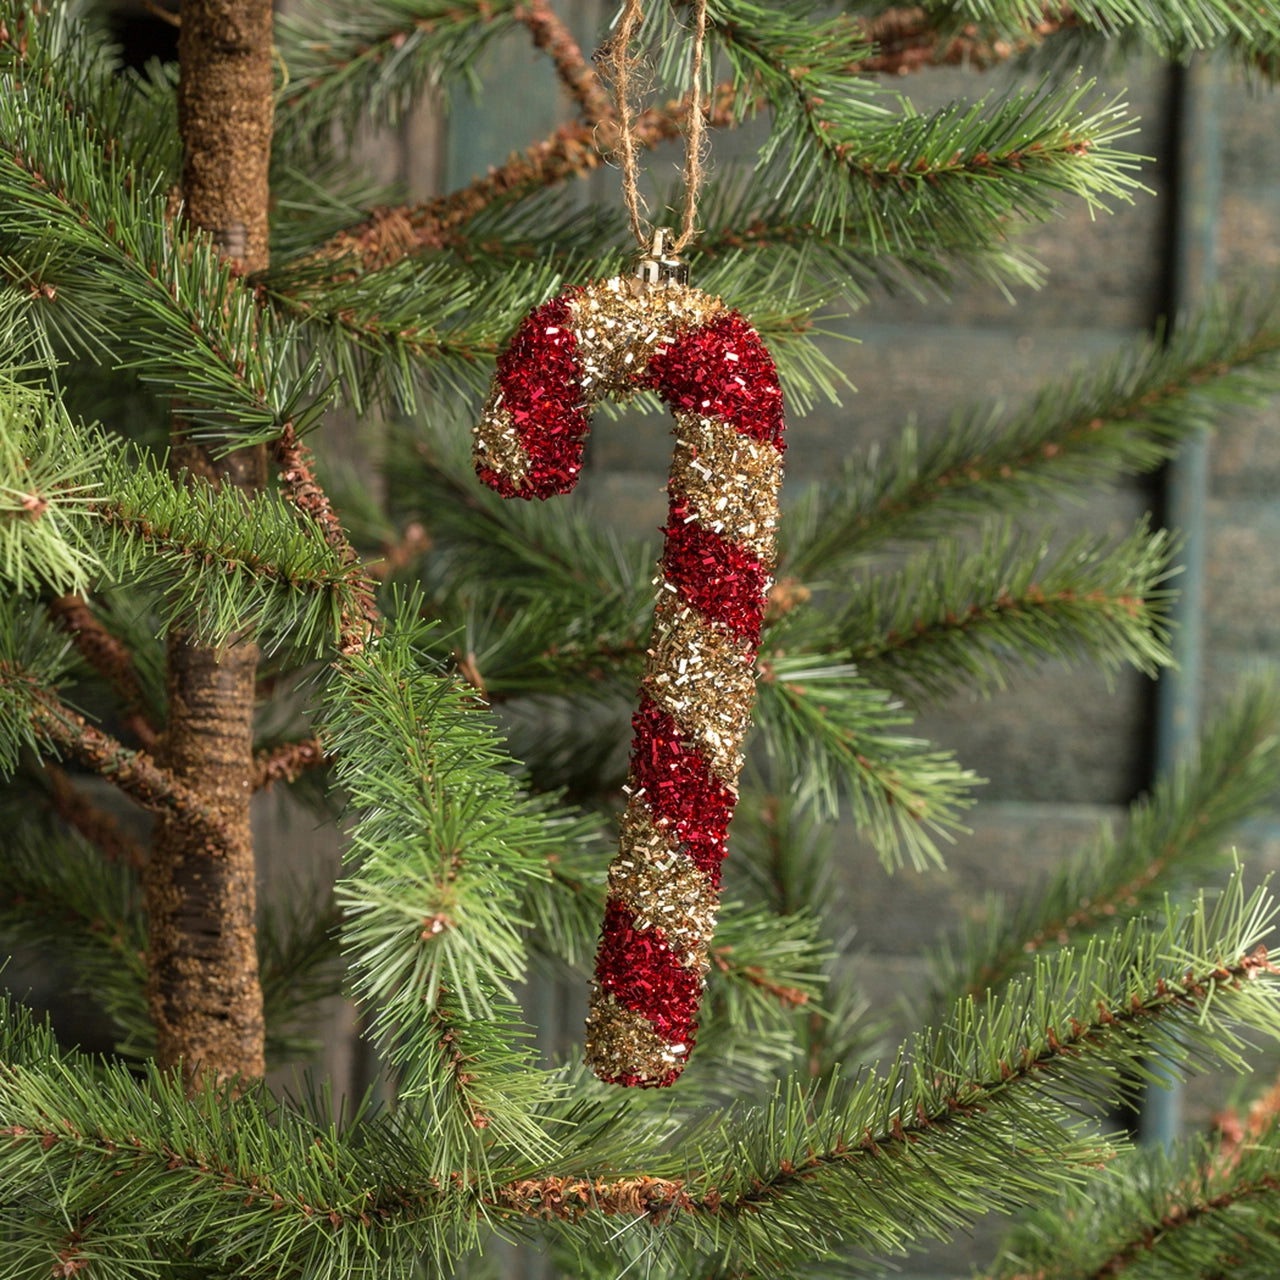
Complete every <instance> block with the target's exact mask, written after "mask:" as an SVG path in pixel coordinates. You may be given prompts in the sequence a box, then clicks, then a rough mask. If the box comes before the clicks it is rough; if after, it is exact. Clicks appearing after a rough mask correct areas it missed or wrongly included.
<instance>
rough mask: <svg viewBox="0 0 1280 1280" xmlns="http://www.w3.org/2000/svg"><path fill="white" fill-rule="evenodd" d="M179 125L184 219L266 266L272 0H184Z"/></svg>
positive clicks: (256, 266) (246, 264) (250, 262)
mask: <svg viewBox="0 0 1280 1280" xmlns="http://www.w3.org/2000/svg"><path fill="white" fill-rule="evenodd" d="M178 64H179V67H180V68H181V76H182V78H181V81H180V83H179V85H178V127H179V129H180V130H181V132H182V143H183V148H184V158H183V166H182V196H183V200H184V202H185V205H186V211H187V219H188V221H190V222H191V223H192V224H193V225H194V226H197V227H200V228H202V229H203V230H205V231H208V232H209V233H210V234H211V235H212V236H213V238H214V240H215V241H216V243H217V244H218V245H219V246H220V247H221V248H222V249H223V250H224V251H225V253H226V254H227V256H228V257H229V258H232V259H234V260H235V261H236V262H237V263H239V264H240V265H241V266H242V267H243V269H244V270H245V271H247V272H253V271H260V270H262V268H263V267H265V266H266V265H267V197H268V185H267V171H268V167H269V166H270V163H271V113H272V100H271V5H270V4H269V3H266V2H265V0H184V3H183V5H182V28H181V31H180V33H179V35H178Z"/></svg>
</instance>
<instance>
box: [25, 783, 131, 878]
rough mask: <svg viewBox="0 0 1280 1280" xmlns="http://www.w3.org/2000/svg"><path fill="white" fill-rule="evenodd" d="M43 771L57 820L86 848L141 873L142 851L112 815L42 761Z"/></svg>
mask: <svg viewBox="0 0 1280 1280" xmlns="http://www.w3.org/2000/svg"><path fill="white" fill-rule="evenodd" d="M44 771H45V776H46V777H47V778H48V779H49V789H50V793H51V795H52V799H53V809H54V812H55V813H57V814H58V815H59V817H61V818H63V819H64V820H65V821H66V822H67V823H68V824H69V825H70V826H72V827H74V828H75V829H76V830H77V831H78V832H79V833H80V834H81V835H82V836H84V837H85V839H86V840H88V841H89V843H90V844H93V845H96V846H97V847H98V849H100V850H101V851H102V853H103V854H104V856H105V857H106V858H107V859H108V860H109V861H111V862H118V863H121V864H122V865H124V866H126V867H130V868H132V869H133V870H134V871H141V870H142V868H143V867H144V866H146V862H147V854H146V850H145V849H143V847H142V846H141V845H140V844H138V843H137V841H136V840H134V839H133V838H132V837H130V836H128V835H126V834H125V832H124V831H123V830H122V829H121V827H120V823H119V821H118V820H117V818H116V816H115V814H113V813H108V812H107V811H106V810H105V809H100V808H99V807H98V806H97V805H96V804H94V803H93V801H92V800H90V799H89V797H88V796H86V795H85V794H84V792H83V791H81V790H80V788H79V787H77V786H76V785H75V784H74V783H73V782H72V781H71V779H70V778H68V777H67V775H66V773H65V771H64V770H62V769H60V768H59V767H58V766H57V765H56V764H53V763H51V762H50V761H46V762H45V766H44Z"/></svg>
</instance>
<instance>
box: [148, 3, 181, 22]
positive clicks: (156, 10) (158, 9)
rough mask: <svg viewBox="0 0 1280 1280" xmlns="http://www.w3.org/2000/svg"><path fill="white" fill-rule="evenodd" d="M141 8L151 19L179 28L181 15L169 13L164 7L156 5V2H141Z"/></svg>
mask: <svg viewBox="0 0 1280 1280" xmlns="http://www.w3.org/2000/svg"><path fill="white" fill-rule="evenodd" d="M142 7H143V8H144V9H145V10H146V11H147V12H148V13H149V14H150V15H151V16H152V17H153V18H159V19H160V21H161V22H167V23H168V24H169V25H170V26H171V27H178V28H181V26H182V15H181V14H180V13H172V12H170V11H169V10H168V9H166V8H165V7H164V5H162V4H158V3H157V0H142Z"/></svg>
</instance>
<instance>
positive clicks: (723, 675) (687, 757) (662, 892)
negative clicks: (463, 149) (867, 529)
mask: <svg viewBox="0 0 1280 1280" xmlns="http://www.w3.org/2000/svg"><path fill="white" fill-rule="evenodd" d="M639 389H648V390H652V391H655V392H657V394H658V395H659V396H660V397H661V398H662V400H663V401H664V402H665V403H666V405H667V407H668V408H669V409H670V410H671V411H672V413H673V414H674V415H675V423H676V425H675V437H676V445H675V451H674V454H673V456H672V462H671V475H670V479H669V481H668V485H667V491H668V497H669V516H668V520H667V524H666V526H665V528H664V530H663V532H664V534H665V535H666V541H665V544H664V548H663V555H662V561H661V565H660V569H661V580H660V584H659V589H658V601H657V606H656V610H655V617H654V629H653V638H652V640H651V642H650V648H649V657H648V661H647V663H646V666H645V671H644V675H643V677H642V680H641V688H640V705H639V708H638V709H637V711H636V713H635V715H634V716H633V717H632V727H633V730H634V733H635V737H634V740H633V743H632V748H631V764H630V772H629V775H628V778H627V785H626V792H627V797H628V799H627V806H626V810H625V812H624V813H623V816H622V822H621V826H622V834H621V841H620V846H619V851H618V855H617V857H616V858H615V859H614V861H613V863H612V865H611V866H610V868H609V881H608V902H607V905H606V909H605V919H604V925H603V928H602V931H601V939H600V949H599V952H598V954H597V957H596V982H595V986H594V988H593V992H592V998H591V1009H590V1013H589V1015H588V1019H587V1043H586V1053H587V1059H588V1061H589V1062H590V1063H591V1065H592V1067H593V1068H594V1070H595V1072H596V1074H597V1075H599V1076H600V1077H601V1079H604V1080H609V1081H613V1082H616V1083H618V1084H624V1085H638V1086H642V1087H655V1086H662V1085H669V1084H671V1083H672V1082H673V1081H674V1080H675V1079H676V1078H677V1077H678V1076H679V1074H680V1072H681V1071H682V1070H683V1069H684V1064H685V1062H686V1061H687V1059H688V1055H689V1052H690V1050H691V1049H692V1048H693V1043H694V1039H695V1035H696V1032H697V1015H698V1005H699V1002H700V1000H701V996H702V989H703V986H704V983H705V975H706V971H707V967H708V949H709V946H710V942H711V936H712V931H713V929H714V927H715V917H716V910H717V907H718V903H719V890H720V864H721V862H722V861H723V859H724V856H725V841H726V835H727V831H728V826H729V820H730V818H731V817H732V816H733V809H734V805H735V803H736V802H737V780H738V774H739V772H740V771H741V768H742V757H741V755H740V753H739V748H740V747H741V744H742V740H743V738H744V737H745V735H746V731H747V728H748V725H749V722H750V716H751V705H752V702H753V700H754V697H755V660H756V651H757V648H758V646H759V641H760V627H761V623H762V621H763V618H764V609H765V604H766V598H767V594H768V590H769V586H770V581H771V580H770V577H769V573H770V570H771V569H772V566H773V562H774V555H775V548H774V530H775V525H776V521H777V511H778V490H779V488H780V487H781V483H782V451H783V447H784V446H783V412H782V392H781V390H780V388H779V386H778V377H777V370H776V369H775V367H774V363H773V360H772V358H771V357H770V355H769V352H768V351H767V350H766V348H765V346H764V344H763V342H761V340H760V337H759V335H758V334H757V333H756V331H755V330H754V329H753V328H752V327H751V325H750V324H749V323H748V322H747V321H746V320H744V319H743V318H742V316H740V315H738V314H737V313H736V312H734V311H730V310H728V309H727V308H725V307H724V306H723V305H722V304H721V303H720V301H719V300H718V299H715V298H710V297H708V296H707V295H706V294H704V293H701V292H700V291H699V290H697V289H692V288H690V287H689V286H687V285H684V284H680V283H677V282H674V281H665V282H662V283H658V284H653V285H649V286H642V285H638V284H637V283H636V282H635V281H633V280H628V279H625V278H617V279H613V280H606V281H601V282H598V283H595V284H590V285H587V286H585V287H583V288H574V289H570V290H569V291H567V292H566V293H564V294H562V295H560V296H559V297H557V298H553V299H552V300H551V301H550V302H547V303H545V304H543V305H542V306H541V307H539V308H538V309H537V310H535V311H534V312H532V313H531V314H530V315H529V316H528V317H527V318H526V319H525V321H524V322H523V323H522V324H521V326H520V328H519V330H518V331H517V333H516V336H515V338H514V339H513V340H512V342H511V345H510V346H509V347H508V348H507V350H506V351H505V352H504V353H503V355H502V356H501V357H500V358H499V360H498V368H497V373H496V375H495V377H494V384H493V391H492V393H491V394H490V397H489V400H488V402H487V404H486V405H485V409H484V413H483V415H482V419H481V422H480V424H479V426H478V427H476V429H475V435H476V451H475V457H476V469H477V471H478V472H479V474H480V476H481V478H482V479H483V480H484V481H485V483H487V484H489V485H490V486H491V487H492V488H494V489H496V490H497V491H498V492H499V493H502V494H504V495H506V496H508V497H523V498H533V497H539V498H545V497H549V496H550V495H551V494H553V493H567V492H568V491H569V490H570V489H571V488H572V487H573V486H574V484H575V483H576V482H577V478H578V475H579V472H580V471H581V466H582V448H583V442H584V440H585V437H586V434H587V431H588V430H589V427H590V413H591V407H592V405H593V404H594V403H595V402H596V401H597V400H599V399H600V398H601V397H603V396H605V395H615V396H621V397H625V396H628V395H631V394H633V393H634V392H635V391H637V390H639Z"/></svg>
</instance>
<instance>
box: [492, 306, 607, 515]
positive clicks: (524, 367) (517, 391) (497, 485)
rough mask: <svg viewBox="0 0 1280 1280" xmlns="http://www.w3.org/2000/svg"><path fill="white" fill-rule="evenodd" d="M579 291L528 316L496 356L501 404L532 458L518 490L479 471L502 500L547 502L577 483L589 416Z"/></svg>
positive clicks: (503, 477)
mask: <svg viewBox="0 0 1280 1280" xmlns="http://www.w3.org/2000/svg"><path fill="white" fill-rule="evenodd" d="M577 292H580V291H579V290H572V289H571V290H569V291H568V292H567V293H563V294H561V295H560V296H559V297H558V298H552V299H551V301H550V302H545V303H543V305H542V306H540V307H538V308H537V310H535V311H532V312H530V313H529V315H528V316H527V317H526V318H525V320H524V323H523V324H521V326H520V328H519V329H518V330H517V331H516V335H515V337H514V338H512V340H511V345H510V346H509V347H508V348H507V349H506V350H505V351H504V352H503V353H502V355H500V356H499V357H498V367H497V374H496V379H497V383H498V386H499V387H501V389H502V403H503V406H504V407H505V408H506V409H507V410H509V412H510V413H511V418H512V423H513V425H514V426H515V429H516V430H517V431H518V432H519V433H520V439H521V441H522V443H523V444H524V447H525V450H526V451H527V453H528V455H529V468H528V471H527V473H526V475H525V478H524V480H523V481H522V482H521V483H520V484H519V485H518V486H517V485H516V484H513V483H512V482H511V481H510V480H509V479H507V478H506V477H505V476H500V475H499V474H498V473H497V472H495V471H494V470H493V469H492V468H489V467H484V468H481V470H480V472H479V474H480V478H481V479H482V480H483V481H484V482H485V484H487V485H489V486H490V487H491V488H494V489H496V490H497V491H498V492H499V493H501V494H502V495H503V497H506V498H511V497H520V498H549V497H551V495H552V494H556V493H568V492H569V490H570V489H572V488H573V486H574V485H575V484H577V482H578V475H579V473H580V472H581V470H582V448H583V442H584V441H585V439H586V435H587V430H588V428H589V427H590V424H591V416H590V414H589V412H588V409H587V404H586V400H585V397H584V396H583V394H582V368H581V366H580V365H579V363H578V355H577V350H578V340H577V338H576V337H575V336H574V332H573V329H572V328H571V327H570V322H571V321H572V319H573V312H572V310H571V309H570V306H569V300H570V299H571V298H572V297H573V296H574V294H575V293H577Z"/></svg>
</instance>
